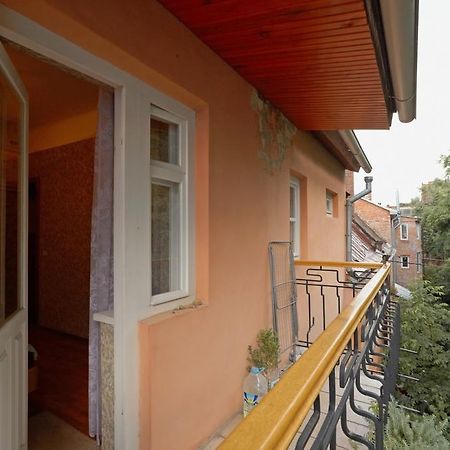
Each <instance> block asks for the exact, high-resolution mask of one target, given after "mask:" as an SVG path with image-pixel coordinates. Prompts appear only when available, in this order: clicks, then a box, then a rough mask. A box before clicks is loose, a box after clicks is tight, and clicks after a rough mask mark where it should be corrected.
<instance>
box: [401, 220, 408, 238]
mask: <svg viewBox="0 0 450 450" xmlns="http://www.w3.org/2000/svg"><path fill="white" fill-rule="evenodd" d="M402 239H408V225H406V224H402Z"/></svg>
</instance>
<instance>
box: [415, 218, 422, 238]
mask: <svg viewBox="0 0 450 450" xmlns="http://www.w3.org/2000/svg"><path fill="white" fill-rule="evenodd" d="M416 232H417V239H419V240H420V239H421V238H422V230H421V227H420V223H419V222H416Z"/></svg>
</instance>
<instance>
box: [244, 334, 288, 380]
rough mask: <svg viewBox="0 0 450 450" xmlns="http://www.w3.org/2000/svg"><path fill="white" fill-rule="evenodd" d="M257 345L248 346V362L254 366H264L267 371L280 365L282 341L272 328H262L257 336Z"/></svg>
mask: <svg viewBox="0 0 450 450" xmlns="http://www.w3.org/2000/svg"><path fill="white" fill-rule="evenodd" d="M256 343H257V345H258V346H257V347H256V348H253V347H252V346H251V345H249V346H248V354H249V356H248V362H249V363H250V364H251V365H252V366H254V367H261V368H264V369H265V370H266V371H269V370H270V369H274V368H276V367H277V366H278V358H279V355H280V343H279V340H278V336H277V334H276V333H275V331H273V330H272V329H271V328H267V329H265V330H260V332H259V333H258V335H257V336H256Z"/></svg>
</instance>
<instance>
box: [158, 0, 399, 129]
mask: <svg viewBox="0 0 450 450" xmlns="http://www.w3.org/2000/svg"><path fill="white" fill-rule="evenodd" d="M160 2H161V3H162V4H163V5H164V6H165V7H166V8H167V9H168V10H169V11H171V12H172V13H173V14H174V15H175V16H176V17H177V18H178V19H179V20H180V21H181V22H183V23H184V24H185V25H186V26H187V27H188V28H190V29H191V30H192V31H193V32H194V33H195V34H196V35H197V36H198V37H199V38H200V39H201V40H202V41H203V42H205V43H206V44H207V45H208V46H209V47H210V48H211V49H212V50H214V51H215V52H216V53H217V54H218V55H219V56H221V57H222V58H223V59H224V60H225V61H226V62H227V63H228V64H230V65H231V66H232V67H233V68H234V69H235V70H236V71H237V72H239V73H240V74H241V76H242V77H243V78H245V79H246V80H247V81H248V82H249V83H251V84H252V85H253V86H254V87H255V88H256V89H257V90H258V91H259V92H261V93H262V95H263V96H264V97H266V98H267V99H268V100H270V101H271V102H272V103H273V104H275V105H276V106H277V107H279V108H280V109H281V110H282V111H283V112H284V114H285V115H286V116H287V117H288V118H289V119H290V120H292V121H293V122H294V123H295V124H296V125H297V126H298V127H299V128H301V129H304V130H336V129H377V128H381V129H385V128H388V127H389V125H390V121H391V117H392V111H391V108H390V107H389V106H388V105H387V101H386V99H387V98H388V96H387V94H386V88H384V86H386V83H385V82H384V79H385V77H386V74H385V73H383V71H380V69H379V64H378V61H379V60H380V54H381V53H380V52H381V50H380V46H379V45H378V43H377V39H376V38H377V36H376V33H375V34H374V35H373V34H372V33H374V23H375V24H376V20H375V21H374V20H373V16H372V11H369V14H368V13H367V12H366V7H365V5H366V4H367V5H369V6H370V5H371V4H372V2H371V1H370V0H365V1H364V0H266V1H263V0H221V1H218V0H216V1H214V0H160ZM368 17H369V18H370V20H369V19H368ZM369 22H370V23H371V24H372V25H371V26H370V25H369ZM380 66H381V67H383V65H382V64H380Z"/></svg>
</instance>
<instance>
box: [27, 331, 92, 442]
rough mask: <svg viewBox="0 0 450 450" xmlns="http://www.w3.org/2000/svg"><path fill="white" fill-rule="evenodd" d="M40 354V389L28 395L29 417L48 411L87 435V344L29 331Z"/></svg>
mask: <svg viewBox="0 0 450 450" xmlns="http://www.w3.org/2000/svg"><path fill="white" fill-rule="evenodd" d="M29 342H30V344H31V345H33V346H34V347H35V348H36V350H37V352H38V367H39V380H38V389H37V390H36V391H35V392H32V393H31V394H30V395H29V414H30V416H34V415H36V414H38V413H41V412H43V411H49V412H51V413H52V414H54V415H55V416H57V417H60V418H61V419H63V420H64V421H66V422H67V423H68V424H70V425H72V426H73V427H74V428H76V429H77V430H79V431H81V432H82V433H83V434H85V435H86V436H87V435H88V341H87V339H82V338H79V337H75V336H70V335H68V334H64V333H60V332H57V331H53V330H49V329H46V328H42V327H30V329H29Z"/></svg>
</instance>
